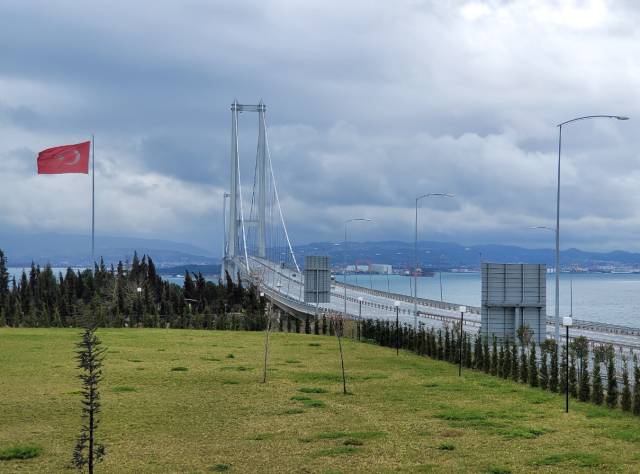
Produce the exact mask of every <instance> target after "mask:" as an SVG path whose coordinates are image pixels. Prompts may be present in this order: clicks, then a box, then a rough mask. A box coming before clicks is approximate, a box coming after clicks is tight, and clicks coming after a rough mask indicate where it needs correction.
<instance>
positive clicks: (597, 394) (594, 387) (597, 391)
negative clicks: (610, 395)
mask: <svg viewBox="0 0 640 474" xmlns="http://www.w3.org/2000/svg"><path fill="white" fill-rule="evenodd" d="M591 401H592V402H593V403H595V404H596V405H602V403H603V402H604V387H603V386H602V374H601V371H600V356H599V355H598V354H596V355H595V360H594V364H593V383H592V384H591Z"/></svg>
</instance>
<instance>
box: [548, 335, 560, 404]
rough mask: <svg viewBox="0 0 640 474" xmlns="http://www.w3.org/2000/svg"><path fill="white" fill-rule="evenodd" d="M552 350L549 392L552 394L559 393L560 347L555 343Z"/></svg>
mask: <svg viewBox="0 0 640 474" xmlns="http://www.w3.org/2000/svg"><path fill="white" fill-rule="evenodd" d="M550 348H551V350H550V351H549V352H550V354H551V362H550V366H551V367H550V370H549V390H551V391H552V392H557V391H558V345H557V344H556V342H555V341H552V342H551V344H550Z"/></svg>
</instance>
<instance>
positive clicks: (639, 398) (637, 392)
mask: <svg viewBox="0 0 640 474" xmlns="http://www.w3.org/2000/svg"><path fill="white" fill-rule="evenodd" d="M633 380H634V384H633V414H634V415H640V383H639V382H638V381H640V366H638V358H637V357H636V356H635V355H634V356H633Z"/></svg>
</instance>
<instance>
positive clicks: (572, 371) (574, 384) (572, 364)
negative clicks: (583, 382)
mask: <svg viewBox="0 0 640 474" xmlns="http://www.w3.org/2000/svg"><path fill="white" fill-rule="evenodd" d="M569 395H571V396H572V397H573V398H578V378H577V372H576V357H575V354H574V353H573V351H572V352H571V355H570V356H569Z"/></svg>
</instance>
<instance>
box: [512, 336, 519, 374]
mask: <svg viewBox="0 0 640 474" xmlns="http://www.w3.org/2000/svg"><path fill="white" fill-rule="evenodd" d="M518 377H520V368H519V364H518V346H517V345H516V342H515V341H513V345H512V346H511V379H512V380H513V381H514V382H517V381H518Z"/></svg>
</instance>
